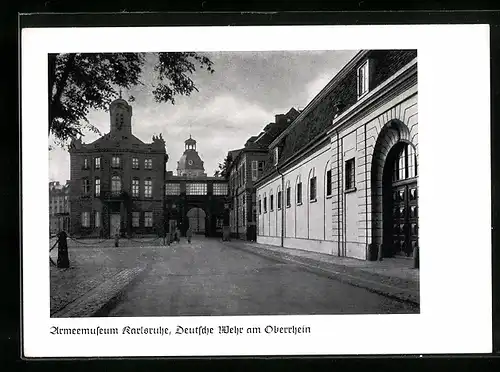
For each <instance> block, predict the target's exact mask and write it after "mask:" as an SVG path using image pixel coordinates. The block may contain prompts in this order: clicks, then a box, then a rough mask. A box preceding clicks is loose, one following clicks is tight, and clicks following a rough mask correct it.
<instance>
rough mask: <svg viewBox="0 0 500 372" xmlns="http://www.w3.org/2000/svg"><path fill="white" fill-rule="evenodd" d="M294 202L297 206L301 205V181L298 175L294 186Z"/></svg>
mask: <svg viewBox="0 0 500 372" xmlns="http://www.w3.org/2000/svg"><path fill="white" fill-rule="evenodd" d="M295 200H296V202H297V204H298V205H300V204H302V181H301V179H300V174H299V175H298V176H297V181H296V186H295Z"/></svg>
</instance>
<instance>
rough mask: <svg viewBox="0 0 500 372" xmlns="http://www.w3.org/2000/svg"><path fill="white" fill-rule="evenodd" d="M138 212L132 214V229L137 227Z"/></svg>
mask: <svg viewBox="0 0 500 372" xmlns="http://www.w3.org/2000/svg"><path fill="white" fill-rule="evenodd" d="M139 218H140V212H132V227H139Z"/></svg>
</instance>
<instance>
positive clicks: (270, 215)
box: [48, 50, 419, 317]
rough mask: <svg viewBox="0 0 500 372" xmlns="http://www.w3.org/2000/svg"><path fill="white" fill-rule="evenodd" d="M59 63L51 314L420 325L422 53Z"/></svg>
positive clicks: (54, 63)
mask: <svg viewBox="0 0 500 372" xmlns="http://www.w3.org/2000/svg"><path fill="white" fill-rule="evenodd" d="M48 58H49V74H50V77H49V86H50V87H51V90H52V96H51V97H50V102H49V108H50V110H51V111H50V114H49V115H50V124H49V125H50V127H49V130H50V131H51V137H52V138H53V140H54V145H53V148H52V149H50V150H49V156H50V163H49V174H50V180H49V181H50V182H49V192H50V224H51V234H52V238H51V240H50V244H51V247H50V248H52V247H54V249H53V250H52V251H51V252H53V254H52V255H51V257H52V260H51V261H50V262H51V263H52V265H51V270H50V271H51V273H50V280H51V283H50V285H51V316H54V317H74V316H76V317H82V316H93V315H95V314H96V313H97V314H99V315H102V316H175V315H290V314H344V313H347V314H366V313H368V314H379V313H380V314H382V313H418V311H419V307H418V302H419V293H418V279H419V274H418V188H417V180H418V176H417V175H418V119H417V118H418V99H417V97H418V89H417V51H416V50H362V51H315V52H307V51H305V52H302V51H296V52H287V51H283V52H241V53H231V52H226V53H192V52H179V53H158V54H151V53H137V54H57V55H53V54H51V55H49V57H48ZM311 66H314V67H315V69H314V70H311V68H310V67H311ZM52 69H53V70H52ZM144 81H146V82H147V83H145V82H144ZM148 83H149V84H148ZM119 84H121V85H122V86H120V85H119ZM285 92H286V94H284V93H285ZM183 94H184V97H182V95H183ZM178 96H181V97H178ZM166 103H174V104H173V105H172V104H170V105H167V104H166ZM294 103H295V104H294ZM377 106H378V108H377ZM101 107H102V109H100V108H101ZM367 113H370V117H369V119H368V120H360V119H359V118H360V116H364V117H365V118H366V114H367ZM57 141H59V142H60V143H62V144H63V146H65V145H66V144H67V143H68V142H69V144H68V145H67V146H66V147H59V148H57V146H58V143H57ZM315 271H317V272H315ZM111 300H114V301H113V302H114V303H113V304H108V302H109V301H111Z"/></svg>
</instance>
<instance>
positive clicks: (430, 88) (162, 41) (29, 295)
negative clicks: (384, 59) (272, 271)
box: [22, 25, 492, 357]
mask: <svg viewBox="0 0 500 372" xmlns="http://www.w3.org/2000/svg"><path fill="white" fill-rule="evenodd" d="M399 48H416V49H418V74H419V136H420V138H419V147H420V149H419V150H420V175H419V188H420V211H421V212H420V233H421V235H420V242H421V247H422V251H421V282H420V283H421V314H419V315H405V316H401V315H399V316H398V315H385V316H384V315H378V316H368V315H365V316H359V315H340V316H319V315H318V316H276V317H269V316H259V317H182V318H110V319H101V318H90V319H58V320H51V319H50V317H49V307H50V306H49V271H48V270H49V267H48V264H47V258H48V257H47V249H46V248H45V247H46V244H43V241H47V240H46V239H48V228H47V227H48V226H49V220H48V213H47V211H48V198H47V197H46V195H47V191H46V190H47V181H48V177H47V176H48V174H49V173H48V156H44V155H43V154H47V142H46V141H44V140H43V138H47V137H46V136H47V129H46V128H47V126H46V123H45V120H46V119H45V118H47V117H48V114H47V53H50V52H118V51H130V52H139V51H141V52H146V51H149V52H153V51H186V50H194V51H244V50H246V51H257V50H324V49H330V50H345V49H399ZM489 80H490V76H489V27H488V26H487V25H411V26H405V25H403V26H314V27H311V26H301V27H297V26H295V27H230V28H229V27H175V28H66V29H61V28H58V29H50V28H47V29H24V30H23V31H22V149H23V167H22V170H23V185H22V186H23V189H22V190H23V232H24V234H23V248H22V249H23V284H24V288H23V289H24V291H23V310H24V318H23V326H24V334H23V341H24V344H23V350H24V354H25V356H26V357H86V356H94V357H95V356H194V355H294V354H304V355H306V354H311V355H314V354H422V353H480V352H481V353H482V352H491V338H492V337H491V241H490V226H491V221H490V215H491V214H490V208H491V207H490V189H491V180H490V137H489V129H490V102H489V96H490V93H489V92H490V90H489V86H490V81H489ZM44 196H45V197H44ZM40 242H42V243H40ZM177 324H182V325H185V326H196V325H206V326H209V325H212V326H216V325H219V324H227V325H238V326H242V327H246V326H254V325H260V326H265V325H267V324H277V325H307V326H310V327H311V329H312V333H311V334H306V335H301V336H290V335H289V336H286V335H281V336H280V335H266V334H261V335H243V336H241V335H240V336H218V335H217V336H177V337H174V336H170V337H166V336H163V337H162V336H128V337H126V336H121V337H117V336H107V337H106V336H62V335H60V336H55V335H51V334H50V333H49V330H50V327H51V326H52V325H59V326H63V327H64V326H72V327H78V326H87V327H88V326H98V325H99V326H101V327H112V326H117V327H120V328H121V327H122V326H124V325H131V326H160V325H162V326H164V327H170V328H175V326H176V325H177Z"/></svg>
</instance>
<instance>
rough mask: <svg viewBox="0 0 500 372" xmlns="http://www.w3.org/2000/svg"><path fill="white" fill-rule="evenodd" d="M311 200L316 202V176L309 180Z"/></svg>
mask: <svg viewBox="0 0 500 372" xmlns="http://www.w3.org/2000/svg"><path fill="white" fill-rule="evenodd" d="M309 200H311V201H314V200H316V176H315V177H312V178H311V179H310V180H309Z"/></svg>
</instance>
